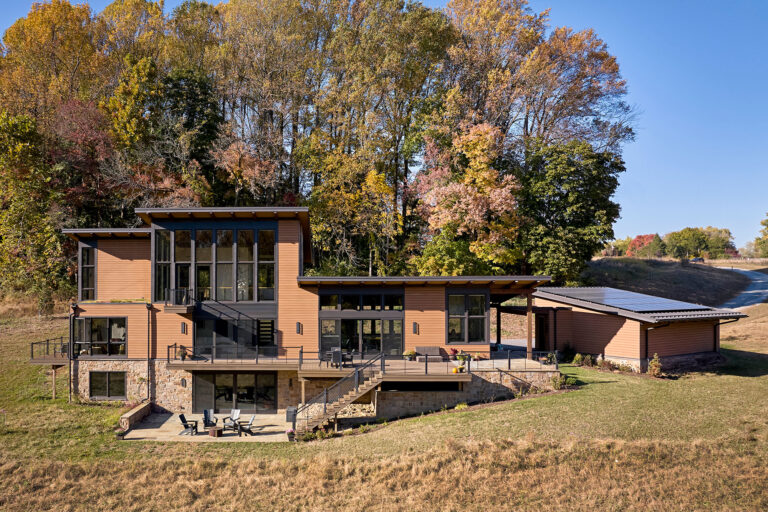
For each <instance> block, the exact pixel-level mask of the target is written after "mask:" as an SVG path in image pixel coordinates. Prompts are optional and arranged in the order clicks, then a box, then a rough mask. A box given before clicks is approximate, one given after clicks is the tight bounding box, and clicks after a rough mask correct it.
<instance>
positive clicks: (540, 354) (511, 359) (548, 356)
mask: <svg viewBox="0 0 768 512" xmlns="http://www.w3.org/2000/svg"><path fill="white" fill-rule="evenodd" d="M491 354H492V357H491V359H493V360H495V361H499V360H500V359H501V360H506V362H507V370H512V369H513V368H512V367H513V365H514V366H515V368H514V369H521V370H523V371H526V370H534V369H541V367H542V366H554V369H555V370H557V369H559V365H558V357H559V354H558V352H557V350H551V351H544V350H533V351H532V352H531V358H530V359H529V358H528V357H527V355H528V354H527V352H526V351H525V350H509V349H501V350H498V351H496V352H491ZM493 354H496V355H493ZM520 361H522V368H520V364H521V363H520Z"/></svg>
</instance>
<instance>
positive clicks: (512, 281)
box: [297, 276, 551, 294]
mask: <svg viewBox="0 0 768 512" xmlns="http://www.w3.org/2000/svg"><path fill="white" fill-rule="evenodd" d="M297 279H298V282H299V286H303V287H306V286H313V287H314V286H444V287H445V286H487V287H488V288H489V289H490V292H491V294H496V293H514V292H516V291H525V290H531V289H533V288H536V287H537V286H541V285H543V284H546V283H548V282H550V280H551V278H550V277H549V276H396V277H345V276H299V277H298V278H297Z"/></svg>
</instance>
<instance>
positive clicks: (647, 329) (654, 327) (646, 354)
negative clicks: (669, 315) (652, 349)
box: [643, 322, 671, 368]
mask: <svg viewBox="0 0 768 512" xmlns="http://www.w3.org/2000/svg"><path fill="white" fill-rule="evenodd" d="M670 325H671V324H670V323H669V322H667V323H666V324H661V325H656V326H651V327H646V328H645V357H644V358H643V359H644V360H645V367H646V368H648V331H652V330H654V329H661V328H663V327H669V326H670Z"/></svg>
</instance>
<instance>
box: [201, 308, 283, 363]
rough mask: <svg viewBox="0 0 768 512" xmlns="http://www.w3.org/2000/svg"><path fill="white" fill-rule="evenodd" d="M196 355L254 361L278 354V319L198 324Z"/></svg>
mask: <svg viewBox="0 0 768 512" xmlns="http://www.w3.org/2000/svg"><path fill="white" fill-rule="evenodd" d="M194 348H195V354H196V355H201V356H209V355H213V357H214V359H215V358H222V359H253V358H255V357H256V356H257V352H258V355H259V356H271V357H274V356H275V355H276V354H277V344H276V338H275V321H274V319H255V320H254V319H248V320H239V321H234V320H232V321H230V320H227V319H222V318H212V317H202V318H197V319H196V320H195V345H194Z"/></svg>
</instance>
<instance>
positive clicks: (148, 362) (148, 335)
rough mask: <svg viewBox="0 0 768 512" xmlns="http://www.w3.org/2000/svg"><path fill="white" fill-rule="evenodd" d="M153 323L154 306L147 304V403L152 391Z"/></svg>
mask: <svg viewBox="0 0 768 512" xmlns="http://www.w3.org/2000/svg"><path fill="white" fill-rule="evenodd" d="M151 323H152V304H151V303H149V302H147V402H149V401H150V396H151V395H150V389H149V382H150V381H149V373H150V371H149V370H150V366H149V365H150V352H149V350H150V347H151V336H150V324H151Z"/></svg>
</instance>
